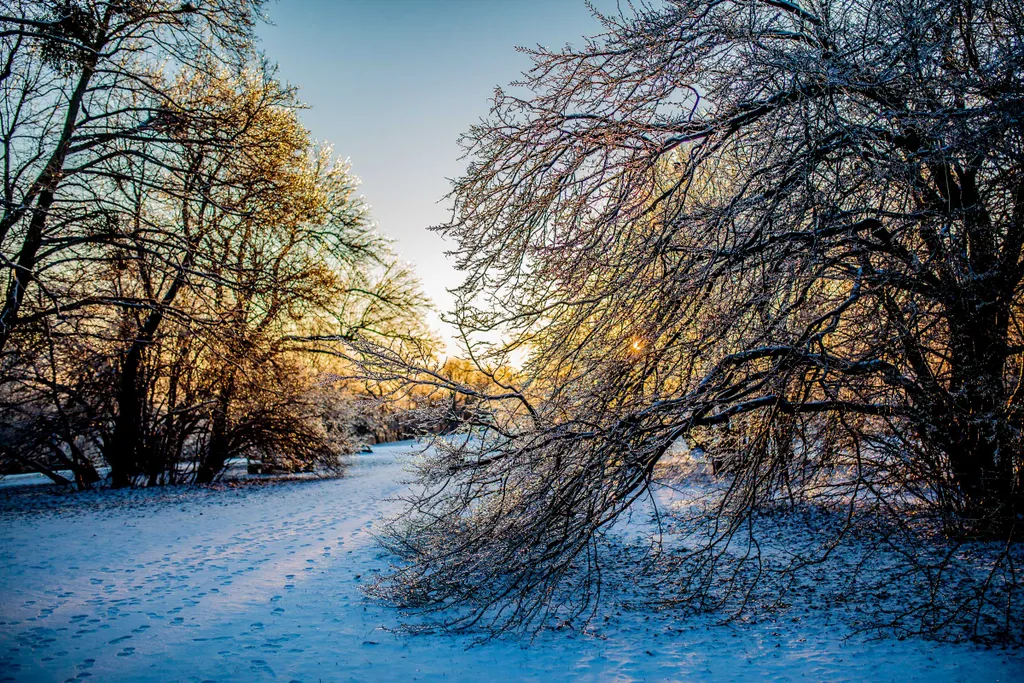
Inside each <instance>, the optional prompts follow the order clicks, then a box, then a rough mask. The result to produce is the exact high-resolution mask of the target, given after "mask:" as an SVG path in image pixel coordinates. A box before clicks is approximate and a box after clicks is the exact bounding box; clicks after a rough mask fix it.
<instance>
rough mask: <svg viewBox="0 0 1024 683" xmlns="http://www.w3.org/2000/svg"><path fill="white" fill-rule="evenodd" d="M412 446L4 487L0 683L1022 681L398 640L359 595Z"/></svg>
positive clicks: (620, 633)
mask: <svg viewBox="0 0 1024 683" xmlns="http://www.w3.org/2000/svg"><path fill="white" fill-rule="evenodd" d="M408 449H409V445H408V444H404V445H403V444H395V445H391V446H386V447H377V448H375V453H374V454H372V455H363V456H359V458H358V459H357V461H356V464H355V465H354V467H353V468H352V470H351V471H350V475H349V476H348V477H346V478H344V479H337V480H328V481H293V482H280V483H273V484H265V485H247V486H241V487H233V486H225V487H220V488H210V489H191V490H190V489H166V490H146V491H134V492H110V491H106V492H96V493H84V494H78V495H73V496H53V495H50V494H48V493H45V492H44V491H43V490H42V489H38V488H37V489H36V490H34V491H33V490H29V489H26V487H21V486H19V487H11V486H8V487H4V488H2V489H0V681H67V680H73V679H78V680H83V679H89V678H91V679H92V680H94V681H118V680H123V681H161V682H164V681H195V682H197V683H198V682H201V681H269V680H274V681H284V682H289V681H348V680H358V681H373V680H487V681H495V680H501V681H511V680H558V679H564V678H567V677H572V678H574V679H582V680H602V681H604V680H621V681H626V680H687V681H689V680H714V681H730V680H772V681H817V680H830V681H831V680H849V681H859V680H870V681H961V680H962V681H1014V680H1022V681H1024V653H1022V652H1019V651H1018V652H1014V651H1004V650H998V649H992V650H984V649H979V648H976V647H974V646H971V645H945V644H936V643H930V642H925V641H921V640H913V639H910V640H904V641H898V640H895V639H888V640H881V641H879V640H874V641H867V640H864V639H862V638H858V637H854V638H851V639H847V638H845V637H844V633H843V630H842V629H841V628H837V627H836V626H835V625H834V624H832V625H826V623H827V622H826V621H824V619H826V617H825V616H822V617H814V616H813V615H812V616H809V617H807V618H801V619H800V620H799V621H798V622H796V623H794V621H793V619H790V618H786V617H785V615H780V617H779V618H777V619H776V618H772V619H766V620H762V621H760V622H759V623H757V624H742V625H737V626H718V625H715V624H714V623H713V621H711V620H707V621H701V620H697V621H689V622H685V623H679V622H677V621H673V620H672V619H671V618H670V617H669V616H667V615H663V614H651V613H648V612H645V611H626V610H614V609H613V610H611V615H612V618H611V620H610V621H609V622H607V623H606V624H604V625H603V626H602V627H601V630H600V634H601V637H592V636H586V635H580V634H577V633H573V632H571V631H561V632H552V633H546V634H543V635H542V636H540V637H538V638H537V639H536V640H534V641H533V642H532V643H529V644H524V643H518V642H513V641H507V640H506V641H498V642H491V643H487V644H484V645H480V646H477V647H473V648H469V649H467V645H468V644H469V642H470V640H469V639H468V638H461V637H451V636H444V635H419V636H412V637H410V636H404V635H395V634H393V633H391V632H389V631H388V630H386V629H387V628H388V627H391V626H394V625H396V623H397V621H398V615H397V614H396V613H395V612H394V611H392V610H389V609H387V608H384V607H381V606H379V605H376V604H374V603H372V602H369V601H368V600H366V599H365V598H364V597H363V595H362V593H361V591H360V587H361V586H362V585H363V584H364V582H365V581H366V580H367V579H368V578H370V577H372V576H373V574H374V573H375V572H378V571H380V570H381V569H383V568H384V567H385V566H386V560H385V559H384V558H381V557H379V554H378V551H377V549H376V548H375V547H374V544H373V538H372V535H371V530H372V528H373V525H374V522H375V521H376V520H377V519H378V518H379V517H380V515H381V514H386V513H388V512H389V510H391V509H392V507H391V506H392V505H393V504H392V503H389V502H386V501H385V500H384V499H385V498H387V497H388V496H391V495H393V494H396V493H398V492H399V491H400V490H401V484H400V483H399V482H400V480H401V479H402V478H403V473H402V469H401V460H402V459H403V458H404V457H405V456H404V453H405V452H407V451H408Z"/></svg>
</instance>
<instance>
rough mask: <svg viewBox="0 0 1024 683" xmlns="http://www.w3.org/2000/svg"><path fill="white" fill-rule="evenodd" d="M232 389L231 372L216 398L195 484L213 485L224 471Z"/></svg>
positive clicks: (233, 377)
mask: <svg viewBox="0 0 1024 683" xmlns="http://www.w3.org/2000/svg"><path fill="white" fill-rule="evenodd" d="M234 389H235V375H234V372H232V373H231V375H230V376H229V377H228V378H227V379H226V382H225V385H224V387H223V388H222V389H221V391H220V395H219V396H218V397H217V407H216V408H215V409H214V413H213V424H212V425H211V427H210V444H209V447H208V448H207V451H206V453H205V454H204V456H203V459H202V461H201V462H200V463H199V469H198V471H197V472H196V483H197V484H210V483H213V480H214V478H215V477H216V476H217V475H218V474H220V472H221V471H222V470H223V469H224V465H225V464H226V463H227V461H228V457H229V456H230V454H231V452H230V444H229V443H228V408H229V407H230V405H231V398H232V395H233V394H234Z"/></svg>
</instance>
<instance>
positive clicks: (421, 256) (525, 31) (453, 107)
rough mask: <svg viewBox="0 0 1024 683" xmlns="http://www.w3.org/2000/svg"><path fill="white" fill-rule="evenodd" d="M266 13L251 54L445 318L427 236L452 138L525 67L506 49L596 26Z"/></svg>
mask: <svg viewBox="0 0 1024 683" xmlns="http://www.w3.org/2000/svg"><path fill="white" fill-rule="evenodd" d="M602 5H607V3H602ZM268 15H269V18H270V21H271V22H272V23H271V25H264V26H261V27H260V29H259V33H260V36H261V38H262V41H263V46H262V47H263V50H264V51H265V53H266V55H267V57H268V58H269V59H270V60H271V61H272V62H277V63H278V65H279V76H280V77H281V78H282V79H283V80H285V81H287V82H289V83H291V84H293V85H297V86H299V87H300V96H301V98H302V100H303V101H304V102H305V103H306V104H308V105H309V106H310V109H309V110H307V111H305V112H303V115H302V118H303V122H304V123H305V125H306V126H307V127H308V128H309V129H310V130H311V131H312V134H313V136H314V137H315V138H316V139H318V140H324V141H329V142H331V143H333V144H334V147H335V151H336V152H337V154H338V155H339V156H341V157H348V158H349V159H351V162H352V170H353V172H354V173H355V174H356V175H358V176H359V177H360V178H361V179H362V181H363V184H362V188H361V189H362V193H363V195H364V196H365V197H366V200H367V202H368V203H369V204H370V206H371V210H372V212H373V216H374V219H375V220H376V221H377V222H378V224H379V226H380V230H381V231H382V232H383V233H385V234H386V235H388V236H390V237H392V238H394V239H395V240H396V244H395V247H396V250H397V251H398V253H399V255H400V256H401V257H402V258H403V259H405V260H407V261H411V262H412V263H414V264H415V267H416V271H417V273H418V274H419V276H420V278H421V280H422V281H423V287H424V290H425V291H426V293H427V294H428V295H429V296H430V297H431V298H433V299H434V301H435V302H436V304H437V305H438V307H439V308H440V309H442V310H443V309H446V308H447V307H448V305H449V304H450V297H448V296H447V294H446V293H445V290H446V289H448V288H451V287H453V286H455V285H457V284H458V282H459V280H460V276H459V274H458V273H457V272H456V271H455V270H454V268H453V267H452V266H451V265H450V264H449V263H448V262H447V260H446V259H445V257H444V252H445V251H446V250H448V249H450V248H451V245H446V244H445V242H444V241H443V240H442V239H441V238H440V236H438V235H437V234H436V233H432V232H429V231H428V230H427V228H428V227H429V226H431V225H436V224H438V223H442V222H444V221H445V220H446V218H447V215H448V214H447V206H448V205H447V203H446V202H441V199H442V197H443V196H444V195H445V194H446V193H447V192H448V189H449V188H448V181H447V178H451V177H455V176H458V175H460V174H461V172H462V170H463V167H464V162H462V161H460V160H459V156H460V149H459V147H458V144H457V140H458V137H459V135H460V134H461V133H463V132H465V131H466V130H467V129H468V128H469V126H470V125H472V124H473V123H475V122H476V121H477V120H478V119H480V118H481V117H482V116H484V115H486V114H487V111H488V109H489V107H490V102H489V100H490V98H491V96H492V95H493V92H494V88H495V86H498V85H506V84H508V83H509V82H510V81H513V80H516V79H517V78H518V77H519V75H520V73H521V72H522V71H523V70H525V69H527V68H528V67H529V65H530V60H529V58H528V57H527V56H526V55H524V54H521V53H519V52H516V50H515V47H516V46H518V45H528V46H534V45H537V44H541V45H545V46H547V47H560V46H562V45H565V44H566V43H576V44H578V43H579V42H580V41H581V38H582V36H584V35H592V34H595V33H599V32H600V29H601V27H600V24H599V23H598V22H597V20H595V19H594V18H593V17H592V16H591V15H590V11H589V10H588V9H587V7H586V5H585V4H584V2H583V0H277V2H273V3H271V4H270V6H269V8H268Z"/></svg>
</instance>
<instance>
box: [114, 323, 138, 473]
mask: <svg viewBox="0 0 1024 683" xmlns="http://www.w3.org/2000/svg"><path fill="white" fill-rule="evenodd" d="M141 365H142V340H140V339H137V340H135V343H134V344H132V347H131V348H130V349H129V350H128V353H126V354H125V356H124V362H123V363H122V364H121V377H120V379H119V381H118V388H117V417H116V418H115V419H114V434H113V436H112V437H111V440H110V442H109V443H108V444H107V453H106V456H107V462H109V463H110V477H111V485H112V486H113V487H114V488H124V487H126V486H131V484H132V479H133V477H134V476H135V475H136V474H138V472H139V462H140V454H141V453H140V452H141V450H142V443H141V441H142V438H141V437H142V433H141V429H140V424H139V422H140V420H141V419H142V387H141V386H140V382H139V369H140V367H141Z"/></svg>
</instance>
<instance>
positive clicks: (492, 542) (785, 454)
mask: <svg viewBox="0 0 1024 683" xmlns="http://www.w3.org/2000/svg"><path fill="white" fill-rule="evenodd" d="M599 19H600V20H601V21H602V22H603V25H604V29H605V33H603V34H602V35H600V36H598V37H596V38H594V39H592V40H589V41H587V42H586V43H585V45H583V47H582V48H581V49H572V48H566V49H563V50H556V51H550V50H546V49H541V48H538V49H536V50H533V51H531V54H532V56H533V59H534V66H533V68H532V70H531V71H529V72H528V73H527V74H526V78H525V81H524V82H522V83H519V84H515V86H514V87H513V89H511V90H509V91H507V92H506V91H498V92H497V93H496V97H495V102H494V106H493V109H492V111H491V115H490V117H489V118H488V119H486V120H484V121H483V122H481V123H480V124H479V125H477V126H476V127H474V128H473V129H472V130H471V131H470V132H469V134H468V135H467V136H466V138H465V143H466V149H467V154H468V156H469V167H468V171H467V173H466V175H465V176H464V177H462V178H461V179H459V180H457V181H456V182H455V186H454V193H453V196H454V200H455V211H454V216H453V219H452V221H451V222H450V223H449V224H448V225H445V226H442V227H441V228H440V230H441V232H442V233H443V234H444V235H445V236H446V237H448V238H450V239H452V240H453V241H454V243H455V244H456V245H457V246H456V252H455V253H456V256H457V258H458V264H459V266H460V267H461V268H462V269H463V270H464V271H465V272H466V279H465V282H464V284H463V285H462V287H461V288H460V289H459V290H458V292H457V294H458V309H457V311H456V316H455V319H456V322H457V324H459V325H460V327H461V328H462V329H463V330H464V331H465V334H466V338H467V341H468V343H469V344H470V349H471V351H472V352H473V353H474V357H475V358H476V359H477V360H478V361H479V364H480V366H481V367H486V366H488V365H494V364H496V363H500V362H502V361H503V360H504V359H505V358H507V357H508V356H509V354H511V353H513V352H517V353H520V354H523V355H525V357H526V360H525V362H524V365H523V373H522V375H523V378H522V379H521V380H517V381H514V382H510V383H508V384H506V385H505V386H504V387H503V388H502V389H501V390H500V391H495V392H492V393H490V395H489V396H487V397H486V400H487V401H488V402H489V403H490V405H491V406H492V407H491V409H490V411H489V413H490V415H491V416H492V419H491V420H490V421H487V420H479V421H477V422H476V423H475V424H473V431H472V432H471V433H472V434H473V437H472V438H466V439H460V440H457V441H451V442H448V443H442V444H439V448H438V454H437V455H436V456H435V457H434V458H433V459H431V460H429V461H428V462H427V463H426V464H425V465H424V466H423V469H422V470H421V480H420V483H421V484H422V487H423V488H422V490H423V492H422V494H421V495H418V496H414V497H412V498H411V499H410V501H409V509H408V511H407V513H406V514H405V515H404V516H402V517H400V518H399V519H398V520H396V522H395V524H394V526H393V527H392V529H391V532H390V535H389V537H388V544H389V547H391V548H392V549H393V550H395V551H396V552H397V553H399V554H400V555H401V556H402V557H403V558H404V559H406V560H407V563H406V564H404V565H402V566H401V567H400V568H399V569H398V570H396V572H395V573H394V574H393V575H392V576H391V577H389V578H388V579H386V580H385V581H384V582H382V583H381V584H380V585H379V586H378V587H377V591H378V593H379V594H380V595H382V596H384V597H386V598H388V599H391V600H394V601H395V602H398V603H400V604H404V605H417V606H421V607H429V608H435V609H436V608H440V607H448V606H452V605H457V606H461V607H466V608H468V609H467V610H462V611H460V610H459V609H456V610H455V611H454V612H451V613H449V618H450V619H449V621H448V623H450V624H452V625H456V626H463V627H465V626H470V625H485V624H486V625H490V626H492V627H494V628H496V629H498V630H501V629H503V628H508V627H510V626H522V625H525V624H531V625H535V624H537V623H539V622H545V623H548V622H546V619H547V618H549V617H553V615H558V614H565V613H566V612H568V613H569V614H570V615H578V614H583V613H585V612H586V610H587V609H589V606H590V605H591V604H592V600H591V598H593V596H594V595H595V594H596V591H597V587H598V586H599V583H598V578H599V575H600V571H599V570H600V567H601V565H600V554H599V553H598V552H597V547H598V544H599V542H600V540H601V539H602V537H603V532H604V530H605V529H606V528H608V526H609V525H610V524H612V523H613V522H614V521H615V520H616V519H617V518H619V517H620V516H621V515H622V513H623V512H624V511H625V510H627V509H629V508H630V506H631V505H632V504H634V502H635V501H637V500H638V499H639V498H642V497H646V496H649V495H650V489H651V486H652V484H654V483H656V482H658V481H659V479H660V478H661V477H662V475H661V474H660V473H661V472H662V468H663V466H664V465H665V462H666V459H667V456H666V454H667V453H669V452H670V449H672V447H673V445H674V444H676V445H678V444H680V443H684V442H685V443H687V444H688V445H690V446H696V445H702V446H704V447H705V449H706V450H707V451H708V452H709V454H710V455H711V456H712V457H713V458H714V459H715V460H716V464H717V465H718V468H717V469H718V470H719V473H720V476H721V477H722V478H723V479H722V480H723V481H725V482H727V485H725V486H724V487H723V488H722V490H721V492H720V497H719V498H717V499H716V500H717V502H716V504H715V505H713V506H712V507H710V508H709V509H708V510H707V511H706V514H705V515H704V516H703V517H702V518H701V519H703V520H705V521H706V522H707V524H705V526H704V529H705V531H706V532H707V533H706V535H704V536H703V537H702V538H703V539H704V540H703V541H701V542H700V543H699V544H698V546H697V549H696V550H693V551H692V552H691V553H689V554H688V555H687V558H688V559H687V560H686V561H685V562H683V561H680V562H679V563H678V564H677V565H676V566H677V567H678V572H677V573H676V577H677V579H678V584H679V589H680V595H681V596H683V597H686V596H689V597H695V598H699V599H698V600H697V602H702V603H703V604H708V602H707V600H705V598H707V597H708V595H709V592H710V591H712V590H713V589H715V587H716V586H719V585H720V583H719V581H718V579H724V580H725V585H727V586H733V587H735V586H736V585H737V584H738V583H741V581H740V578H741V577H743V576H745V574H744V573H743V572H741V571H740V569H739V568H741V567H744V566H745V567H750V562H754V561H761V560H762V559H763V558H761V557H760V556H759V554H758V553H757V548H758V546H757V540H758V539H757V537H756V535H753V532H752V531H750V530H751V529H753V528H754V526H756V525H753V520H754V519H755V518H756V516H757V514H758V513H759V512H761V511H764V510H766V509H770V508H772V507H773V506H776V505H779V504H782V503H789V504H797V503H799V504H804V505H815V506H824V507H825V508H828V509H831V510H832V511H834V512H836V513H837V514H839V518H840V519H844V520H846V522H845V523H843V524H839V525H837V526H836V527H833V528H831V531H833V532H834V538H835V539H840V538H842V537H844V535H848V532H849V530H850V529H851V528H867V527H866V526H865V525H866V524H867V523H866V522H865V521H864V520H865V519H873V520H876V521H878V520H881V521H879V524H882V523H883V522H884V523H885V524H891V525H893V526H892V529H897V528H898V529H900V530H901V531H900V533H898V534H897V533H896V532H895V531H891V532H889V533H888V534H887V535H884V537H885V538H888V539H889V541H890V542H889V545H888V547H890V548H897V547H898V546H899V544H900V543H902V542H904V541H907V539H909V538H914V539H917V541H915V542H914V543H910V544H909V545H906V546H904V547H905V548H906V552H905V554H908V555H912V556H913V558H914V561H915V562H916V563H917V564H916V567H917V569H918V570H920V571H919V572H918V574H916V576H919V577H924V579H923V580H924V584H925V585H931V586H933V589H932V591H931V593H930V595H931V596H932V597H935V596H937V595H940V594H942V595H944V593H942V591H941V590H939V589H938V588H934V586H936V585H938V584H939V583H942V582H943V581H945V580H946V579H947V578H949V573H948V572H945V568H948V567H950V566H961V568H964V569H965V573H966V574H969V575H970V577H971V578H970V580H968V581H967V583H968V584H969V585H970V586H971V588H970V589H969V590H968V595H969V597H968V598H966V599H964V600H962V601H961V602H959V603H956V604H957V605H959V607H958V608H956V609H954V608H950V610H947V611H945V612H943V611H942V610H943V609H945V608H943V607H940V606H939V605H938V601H937V600H933V601H931V602H928V601H925V602H926V603H927V604H925V605H923V606H915V607H914V608H913V609H909V608H908V611H907V612H906V613H904V614H903V615H901V616H900V618H901V619H902V618H904V617H906V618H912V619H917V620H918V622H917V623H919V624H920V625H921V630H924V631H931V632H935V631H937V630H938V629H939V628H940V627H946V626H949V625H950V624H952V623H954V622H955V623H956V624H957V625H958V626H964V628H966V630H967V631H968V632H969V633H971V634H973V635H984V634H987V635H993V634H995V635H1001V636H1007V635H1011V636H1012V635H1013V634H1017V636H1019V634H1020V632H1021V630H1020V626H1021V621H1020V619H1021V616H1020V606H1019V599H1017V597H1016V596H1015V591H1016V592H1017V593H1019V588H1016V587H1018V586H1019V576H1018V574H1017V572H1016V570H1015V569H1014V567H1015V565H1014V559H1013V558H1014V553H1017V555H1018V556H1019V545H1018V540H1017V539H1018V537H1019V529H1018V527H1019V526H1020V524H1021V515H1022V514H1024V456H1022V453H1024V451H1022V445H1024V444H1022V441H1021V438H1022V432H1021V426H1022V425H1021V405H1022V404H1021V401H1020V397H1019V390H1020V386H1021V384H1020V381H1021V376H1022V372H1024V364H1022V362H1021V361H1022V356H1021V352H1022V351H1024V347H1022V346H1021V342H1022V341H1024V338H1022V335H1021V319H1020V318H1019V317H1018V313H1019V312H1020V305H1021V302H1022V298H1021V278H1022V276H1024V262H1022V260H1021V256H1022V245H1024V165H1022V160H1024V157H1022V153H1024V146H1022V145H1024V137H1022V136H1024V127H1022V124H1021V112H1022V111H1024V51H1022V49H1021V45H1022V41H1024V7H1022V6H1021V4H1020V3H1019V2H1016V1H1013V0H942V1H937V0H804V1H803V2H796V1H790V0H671V1H668V2H664V3H661V2H659V3H652V4H650V5H649V4H646V3H643V4H637V5H635V6H631V7H630V9H629V10H628V11H625V12H622V13H620V14H618V15H611V16H599ZM499 339H500V341H496V340H499ZM374 360H375V366H374V367H375V368H376V371H377V372H378V373H380V374H381V375H382V376H388V375H389V374H391V375H394V376H399V375H401V374H402V373H403V372H404V373H405V374H406V375H407V376H408V377H410V378H411V379H410V381H427V382H429V381H436V375H430V374H429V373H427V375H424V374H423V373H420V374H416V373H415V372H413V371H411V370H409V369H405V370H403V369H402V368H403V366H406V365H409V364H407V363H405V362H404V360H403V359H402V358H401V357H400V356H399V355H396V354H389V353H386V352H380V353H378V354H377V356H376V357H375V359H374ZM453 387H454V388H455V389H457V390H467V391H468V390H469V389H468V388H465V387H459V386H455V385H453ZM840 513H841V514H840ZM925 519H928V520H930V521H931V522H933V523H934V524H929V523H925V522H924V521H923V520H925ZM872 528H874V527H872ZM935 529H938V530H939V531H937V532H936V534H937V535H932V536H929V538H930V539H931V540H930V542H934V543H939V544H941V543H945V542H946V541H948V540H949V539H950V538H960V539H964V538H974V539H989V540H992V541H995V545H991V544H990V545H989V546H986V547H988V548H989V549H993V548H995V550H994V551H993V554H992V555H991V556H989V557H988V559H987V560H986V561H985V562H987V565H985V566H987V569H986V570H984V571H982V572H981V575H982V576H983V579H981V580H977V575H973V574H970V571H968V570H967V569H966V567H967V564H969V561H968V560H966V559H963V557H964V556H963V555H962V554H958V553H957V552H954V551H950V553H949V554H948V555H945V556H944V557H945V559H944V560H942V561H941V562H938V561H936V562H931V561H930V560H928V559H926V554H927V553H924V551H922V552H921V553H917V554H915V553H913V552H911V551H910V549H911V548H922V547H924V546H922V545H920V543H919V542H920V541H921V539H922V538H923V537H924V536H927V535H928V534H929V533H931V531H928V530H935ZM748 531H749V532H750V533H748ZM897 537H898V538H900V539H901V541H899V542H897V541H896V540H895V539H896V538H897ZM698 538H701V537H699V536H698ZM740 541H744V542H740ZM950 542H951V541H950ZM737 543H738V544H739V546H737ZM908 543H909V542H908ZM824 547H827V548H830V547H834V543H831V544H830V543H826V544H825V546H824ZM957 547H959V546H957ZM940 554H941V553H940ZM827 555H828V552H827V551H823V556H827ZM729 558H732V560H730V561H728V562H727V561H726V560H728V559H729ZM737 558H738V559H737ZM950 558H957V559H950ZM812 559H813V558H811V557H807V556H803V557H801V560H800V563H797V564H801V563H802V564H803V565H804V566H806V565H808V564H809V563H811V562H812ZM818 559H820V557H818ZM744 560H750V562H748V563H746V564H745V563H744ZM814 561H816V560H814ZM958 562H961V563H962V564H960V565H958V564H957V563H958ZM1018 562H1019V557H1018ZM666 563H667V564H671V563H670V562H668V561H667V560H666ZM750 571H752V572H753V574H754V575H762V574H763V573H764V572H762V571H761V570H760V569H756V570H755V569H752V570H750ZM971 571H973V570H971ZM936 582H938V583H936ZM943 585H945V584H943ZM739 592H740V593H743V594H749V591H746V592H745V591H743V590H740V591H739ZM925 592H926V593H927V592H928V591H925ZM683 597H680V599H683ZM1015 601H1016V602H1015ZM954 602H955V601H954ZM945 604H946V605H947V606H948V605H951V604H953V603H952V602H950V603H945ZM961 608H962V609H961ZM897 611H898V610H897ZM910 612H913V614H912V615H911V614H910ZM939 612H942V613H943V614H947V615H948V614H955V615H959V616H957V617H956V618H950V619H946V618H945V617H943V618H939V617H937V616H936V615H937V614H938V613H939ZM453 615H454V616H453ZM904 621H905V619H904Z"/></svg>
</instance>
